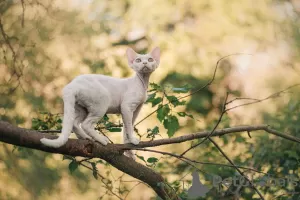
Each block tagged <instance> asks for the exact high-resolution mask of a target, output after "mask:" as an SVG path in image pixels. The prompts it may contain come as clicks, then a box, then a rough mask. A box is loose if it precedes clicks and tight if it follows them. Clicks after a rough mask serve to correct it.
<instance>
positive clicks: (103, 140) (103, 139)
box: [95, 135, 109, 145]
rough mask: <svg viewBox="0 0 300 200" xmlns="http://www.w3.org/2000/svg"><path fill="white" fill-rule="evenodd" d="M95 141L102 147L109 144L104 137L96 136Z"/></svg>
mask: <svg viewBox="0 0 300 200" xmlns="http://www.w3.org/2000/svg"><path fill="white" fill-rule="evenodd" d="M95 139H96V140H97V141H98V142H100V143H101V144H103V145H107V144H108V143H109V139H108V138H107V137H106V136H104V135H98V136H97V138H95Z"/></svg>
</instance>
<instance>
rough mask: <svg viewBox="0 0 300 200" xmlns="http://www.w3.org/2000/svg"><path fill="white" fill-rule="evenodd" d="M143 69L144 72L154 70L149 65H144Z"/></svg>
mask: <svg viewBox="0 0 300 200" xmlns="http://www.w3.org/2000/svg"><path fill="white" fill-rule="evenodd" d="M142 71H143V72H151V71H152V70H151V69H149V68H148V67H147V66H144V67H143V68H142Z"/></svg>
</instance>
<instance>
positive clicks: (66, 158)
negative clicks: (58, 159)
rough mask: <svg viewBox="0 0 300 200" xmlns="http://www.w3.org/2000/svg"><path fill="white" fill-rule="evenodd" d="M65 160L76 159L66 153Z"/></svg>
mask: <svg viewBox="0 0 300 200" xmlns="http://www.w3.org/2000/svg"><path fill="white" fill-rule="evenodd" d="M63 160H75V158H74V157H72V156H68V155H64V156H63Z"/></svg>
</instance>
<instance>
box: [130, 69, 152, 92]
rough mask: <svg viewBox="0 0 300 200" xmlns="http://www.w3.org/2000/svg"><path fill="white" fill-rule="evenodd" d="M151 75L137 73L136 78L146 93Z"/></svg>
mask: <svg viewBox="0 0 300 200" xmlns="http://www.w3.org/2000/svg"><path fill="white" fill-rule="evenodd" d="M150 74H151V73H147V74H142V73H138V72H136V74H135V76H134V77H135V78H136V79H137V80H138V81H139V82H141V84H142V86H143V89H144V90H145V91H147V89H148V85H149V78H150Z"/></svg>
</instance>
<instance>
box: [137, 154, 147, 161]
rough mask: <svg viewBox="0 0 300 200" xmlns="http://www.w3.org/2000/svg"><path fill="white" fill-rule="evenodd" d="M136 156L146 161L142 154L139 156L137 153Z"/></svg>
mask: <svg viewBox="0 0 300 200" xmlns="http://www.w3.org/2000/svg"><path fill="white" fill-rule="evenodd" d="M136 157H138V158H139V159H140V160H142V161H144V162H146V160H145V158H144V156H139V155H136Z"/></svg>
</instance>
